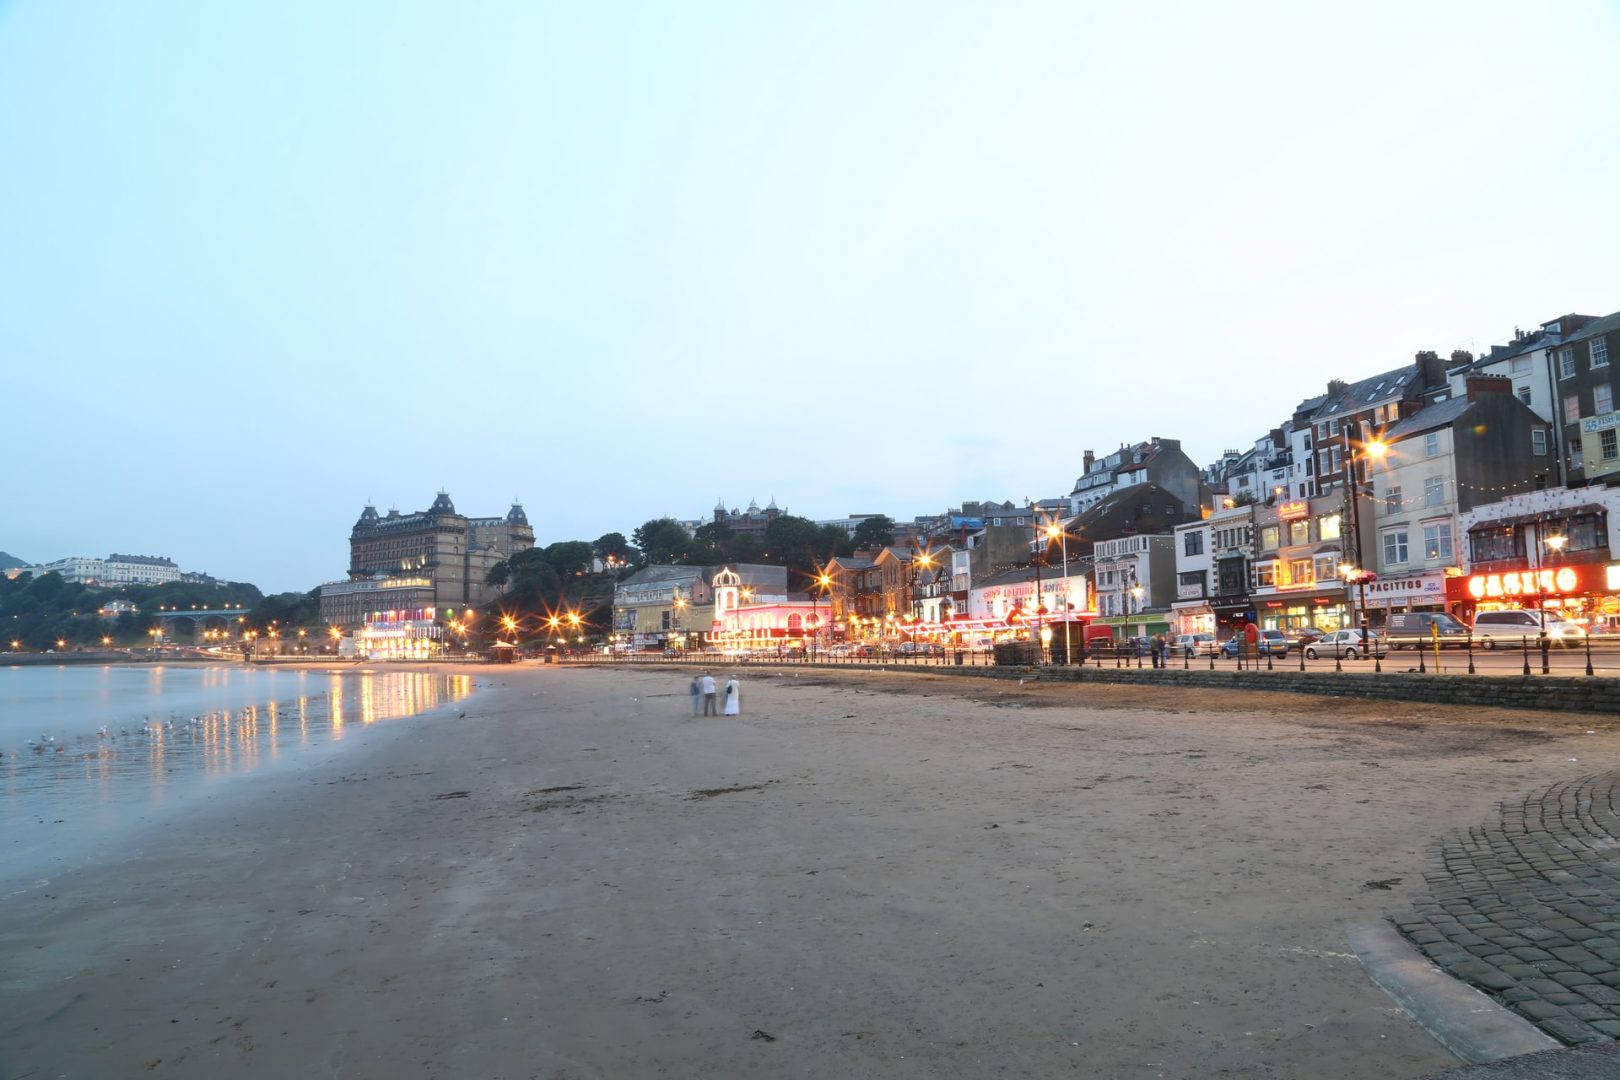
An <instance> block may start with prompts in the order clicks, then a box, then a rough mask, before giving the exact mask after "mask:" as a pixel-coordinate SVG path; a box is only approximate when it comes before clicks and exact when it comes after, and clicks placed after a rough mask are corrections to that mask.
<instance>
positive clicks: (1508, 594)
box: [1446, 563, 1620, 625]
mask: <svg viewBox="0 0 1620 1080" xmlns="http://www.w3.org/2000/svg"><path fill="white" fill-rule="evenodd" d="M1446 597H1447V599H1448V600H1450V601H1451V603H1452V604H1453V605H1454V608H1455V610H1456V611H1457V613H1458V614H1459V616H1460V617H1461V618H1463V619H1465V620H1467V621H1469V622H1472V621H1473V618H1474V615H1475V614H1477V613H1478V612H1481V611H1500V610H1503V609H1512V608H1527V609H1530V610H1533V611H1534V610H1541V609H1542V608H1545V609H1546V610H1548V611H1557V612H1559V613H1560V616H1561V617H1562V618H1565V619H1569V620H1572V621H1575V622H1579V623H1581V624H1583V625H1591V624H1593V623H1594V622H1614V621H1615V620H1617V619H1620V563H1607V564H1604V563H1575V564H1572V565H1568V566H1542V567H1530V566H1526V567H1518V568H1510V569H1506V570H1498V571H1492V572H1489V573H1478V574H1468V575H1465V576H1463V577H1455V578H1450V579H1448V580H1447V582H1446Z"/></svg>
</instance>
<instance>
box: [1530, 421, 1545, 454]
mask: <svg viewBox="0 0 1620 1080" xmlns="http://www.w3.org/2000/svg"><path fill="white" fill-rule="evenodd" d="M1530 449H1532V450H1534V451H1535V452H1536V454H1537V456H1539V457H1546V456H1547V429H1546V428H1536V429H1535V430H1534V431H1532V432H1530Z"/></svg>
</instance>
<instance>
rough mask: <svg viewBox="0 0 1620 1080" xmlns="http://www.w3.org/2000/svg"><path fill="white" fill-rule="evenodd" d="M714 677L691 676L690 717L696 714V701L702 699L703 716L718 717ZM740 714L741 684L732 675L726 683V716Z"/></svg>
mask: <svg viewBox="0 0 1620 1080" xmlns="http://www.w3.org/2000/svg"><path fill="white" fill-rule="evenodd" d="M714 697H715V692H714V676H713V675H694V676H692V715H693V716H696V715H697V714H698V699H699V698H702V699H703V715H704V716H718V715H720V713H719V710H718V709H716V708H715V700H714ZM741 712H742V684H741V683H739V682H738V681H737V676H735V675H733V676H732V677H731V678H730V679H729V680H728V681H727V682H726V715H727V716H737V715H739V714H740V713H741Z"/></svg>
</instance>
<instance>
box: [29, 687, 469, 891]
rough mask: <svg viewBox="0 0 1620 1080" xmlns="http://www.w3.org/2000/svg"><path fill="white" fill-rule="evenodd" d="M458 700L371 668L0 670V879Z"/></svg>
mask: <svg viewBox="0 0 1620 1080" xmlns="http://www.w3.org/2000/svg"><path fill="white" fill-rule="evenodd" d="M472 691H473V680H472V678H471V677H470V676H466V675H443V674H427V673H422V672H414V671H391V670H388V669H387V668H386V667H385V666H376V667H361V668H355V667H353V666H348V665H345V666H342V667H338V666H334V667H333V668H331V669H310V668H299V669H289V668H279V669H278V668H248V667H241V666H233V665H212V664H209V665H204V664H185V665H178V664H169V665H161V664H159V665H133V664H122V665H119V664H112V665H105V666H99V667H72V666H61V667H48V668H47V667H4V668H0V877H4V878H14V875H16V874H21V875H22V876H24V877H27V876H29V875H31V874H34V873H37V872H38V865H37V864H39V863H41V862H42V861H53V862H56V863H61V862H62V861H63V859H64V858H67V859H68V860H69V861H79V860H81V859H83V858H89V857H94V852H95V848H96V845H97V844H98V843H101V842H103V841H104V840H105V839H106V838H107V837H108V836H109V835H110V834H111V833H112V832H113V831H115V830H117V829H118V828H119V827H120V826H122V825H125V824H128V823H129V822H131V821H132V820H134V819H151V818H153V817H159V816H164V812H165V810H172V809H173V808H175V807H178V806H181V805H183V804H184V803H185V802H186V801H187V800H188V799H189V798H190V797H192V796H194V795H196V794H197V793H198V792H200V791H203V790H207V789H208V788H210V787H214V786H217V785H221V784H228V783H230V782H231V781H232V780H233V779H239V778H243V777H246V776H249V775H252V774H257V773H264V772H266V771H269V770H272V769H274V768H276V767H277V766H278V765H280V764H282V763H284V762H286V761H289V760H292V759H293V758H295V757H296V756H297V755H299V754H303V753H316V752H321V751H322V749H323V748H331V747H333V746H334V745H335V744H337V743H340V742H341V741H342V740H343V738H344V736H345V735H346V734H348V733H351V732H353V731H354V730H355V729H356V728H357V727H358V728H363V727H365V726H368V725H371V724H377V723H383V722H388V721H399V720H404V719H406V718H409V717H412V716H417V715H420V714H422V713H425V712H428V711H430V710H432V709H436V708H439V707H441V706H445V705H450V704H453V703H455V702H457V701H460V700H462V699H464V698H466V697H467V696H468V695H470V694H471V693H472ZM5 893H6V890H5V889H0V896H4V895H5Z"/></svg>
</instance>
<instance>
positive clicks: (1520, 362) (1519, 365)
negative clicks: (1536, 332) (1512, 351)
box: [1512, 356, 1530, 375]
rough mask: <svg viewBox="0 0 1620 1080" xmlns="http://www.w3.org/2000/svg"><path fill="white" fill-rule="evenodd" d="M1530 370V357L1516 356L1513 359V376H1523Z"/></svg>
mask: <svg viewBox="0 0 1620 1080" xmlns="http://www.w3.org/2000/svg"><path fill="white" fill-rule="evenodd" d="M1529 370H1530V358H1529V357H1528V356H1515V357H1514V358H1513V364H1512V371H1513V374H1515V375H1523V374H1524V373H1525V372H1527V371H1529Z"/></svg>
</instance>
